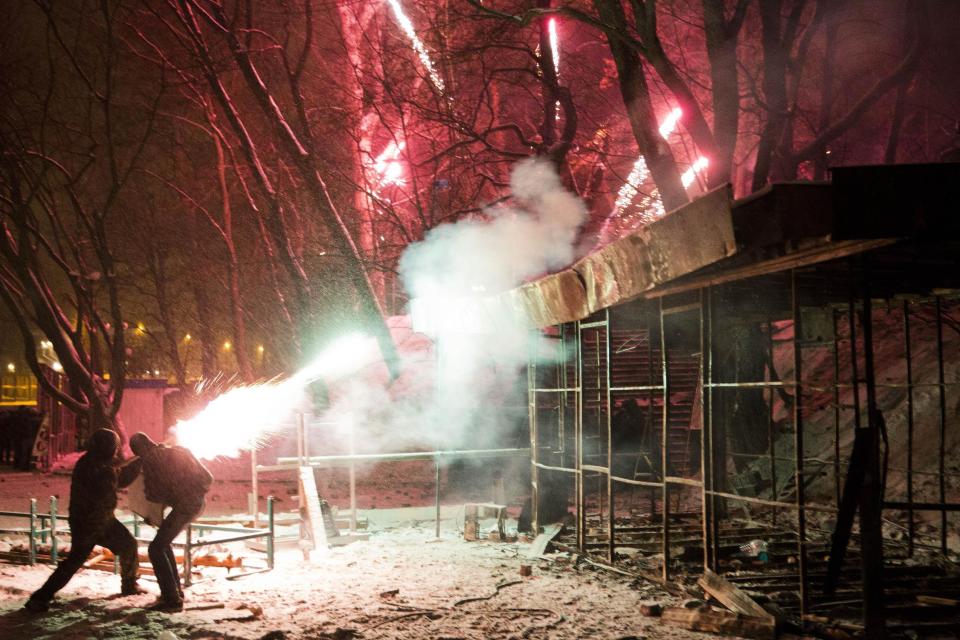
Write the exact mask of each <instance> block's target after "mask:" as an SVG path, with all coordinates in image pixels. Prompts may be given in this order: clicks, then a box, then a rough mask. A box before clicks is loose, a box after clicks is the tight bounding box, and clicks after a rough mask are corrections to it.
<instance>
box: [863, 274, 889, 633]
mask: <svg viewBox="0 0 960 640" xmlns="http://www.w3.org/2000/svg"><path fill="white" fill-rule="evenodd" d="M862 280H863V285H862V286H863V291H862V296H863V309H862V312H861V313H862V315H861V320H860V321H861V323H862V326H863V365H864V382H865V383H866V387H867V430H868V431H867V435H868V436H869V440H868V443H869V449H868V451H867V457H866V469H865V471H866V473H865V475H864V480H863V488H862V489H861V495H860V556H861V567H862V573H863V621H864V635H865V636H866V637H868V638H884V637H886V635H885V634H886V616H885V614H884V592H883V532H882V517H883V506H882V504H883V479H882V478H881V470H880V435H881V434H880V429H881V420H882V417H881V416H880V411H879V409H878V408H877V390H876V385H875V383H876V377H875V373H874V362H873V307H872V301H871V296H870V276H869V274H868V273H867V265H866V262H864V265H863V273H862Z"/></svg>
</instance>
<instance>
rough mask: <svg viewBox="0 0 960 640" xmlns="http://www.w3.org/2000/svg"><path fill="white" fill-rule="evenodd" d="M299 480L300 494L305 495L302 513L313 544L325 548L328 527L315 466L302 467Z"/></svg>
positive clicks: (313, 546)
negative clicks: (321, 502) (314, 474)
mask: <svg viewBox="0 0 960 640" xmlns="http://www.w3.org/2000/svg"><path fill="white" fill-rule="evenodd" d="M299 481H300V495H301V496H303V509H304V513H302V516H303V520H304V523H305V524H307V525H309V529H310V534H311V536H312V540H311V546H312V548H314V549H319V548H325V547H326V546H327V527H326V523H325V522H324V518H323V516H324V514H323V510H322V509H321V506H320V495H319V494H318V493H317V481H316V479H315V478H314V477H313V467H300V473H299ZM305 553H306V550H305Z"/></svg>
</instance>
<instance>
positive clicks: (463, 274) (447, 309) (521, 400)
mask: <svg viewBox="0 0 960 640" xmlns="http://www.w3.org/2000/svg"><path fill="white" fill-rule="evenodd" d="M510 185H511V190H512V195H513V201H514V202H515V204H513V205H512V206H500V207H490V208H487V209H485V210H484V212H483V215H482V216H477V217H474V218H470V219H465V220H462V221H459V222H456V223H452V224H445V225H441V226H439V227H436V228H434V229H433V230H431V231H430V232H429V233H428V234H427V235H426V237H425V238H424V239H423V241H422V242H418V243H415V244H412V245H410V246H409V247H408V248H407V250H406V251H405V253H404V254H403V256H402V258H401V260H400V274H401V278H402V281H403V284H404V286H405V287H406V290H407V291H408V293H409V294H410V297H411V300H412V302H411V313H412V316H413V325H414V326H413V329H414V331H417V332H420V333H424V334H426V335H428V336H429V338H430V339H431V340H432V342H433V359H434V361H433V362H429V363H424V362H412V361H410V360H407V361H406V362H405V363H404V368H405V373H404V374H403V375H402V376H401V380H400V389H399V390H397V389H395V387H397V385H394V388H391V389H389V390H388V389H386V388H379V389H372V388H370V385H369V384H368V383H367V382H365V381H363V380H354V381H353V382H352V383H351V384H349V385H344V386H341V388H340V390H339V391H340V393H339V397H338V398H337V401H336V402H335V403H334V405H333V407H332V409H331V411H330V413H329V414H328V415H327V416H326V418H327V419H329V420H330V421H332V422H336V423H338V424H346V423H349V424H352V425H353V428H354V429H357V430H359V431H358V432H355V434H354V440H355V442H356V443H357V446H358V450H359V449H360V448H362V449H364V450H368V451H376V450H379V451H390V450H394V451H396V450H401V449H408V448H411V447H428V448H433V447H443V448H482V447H488V446H502V445H505V444H509V445H512V444H519V442H518V441H514V442H511V441H510V437H509V434H510V433H511V429H513V428H516V427H518V426H519V425H520V424H522V420H523V418H524V417H525V415H526V407H525V395H524V394H523V393H522V392H520V393H518V386H517V384H518V383H519V382H520V380H519V374H520V372H521V371H522V368H523V366H524V365H525V364H526V363H527V358H528V355H529V354H528V349H527V340H528V337H529V328H528V327H527V326H525V324H524V323H523V322H522V321H521V319H518V318H516V317H515V316H514V315H513V314H512V312H511V311H510V310H508V309H505V308H501V307H500V306H499V303H498V302H497V298H496V294H498V293H501V292H503V291H506V290H509V289H511V288H513V287H515V286H517V285H519V284H521V283H523V282H524V281H527V280H529V279H531V278H533V277H536V276H538V275H541V274H543V273H546V272H549V271H551V270H556V269H558V268H560V267H564V266H566V265H567V264H569V263H570V262H571V261H572V260H573V258H574V246H575V242H576V240H577V232H578V229H579V227H580V225H581V224H582V223H583V222H584V220H585V219H586V216H587V210H586V207H585V206H584V204H583V202H582V201H581V200H580V199H579V198H577V197H576V196H575V195H574V194H572V193H570V192H568V191H566V190H565V189H564V188H563V185H562V184H561V181H560V178H559V176H558V175H557V173H556V171H555V170H554V168H553V166H552V165H551V164H550V163H549V162H547V161H545V160H541V159H528V160H524V161H522V162H520V163H518V164H517V165H516V166H515V167H514V169H513V172H512V175H511V180H510ZM419 353H420V354H421V356H420V357H421V358H422V350H420V351H419ZM411 357H416V356H411ZM428 370H430V371H435V376H436V379H435V380H432V381H429V382H432V384H429V383H427V384H424V381H423V380H416V381H414V382H413V383H411V381H410V380H409V378H411V377H413V378H416V377H419V376H422V375H424V372H425V371H428ZM405 377H406V378H407V381H406V382H405V381H404V380H405ZM411 384H413V385H414V386H417V387H419V388H418V389H417V392H410V388H409V387H410V386H411ZM341 435H342V434H341Z"/></svg>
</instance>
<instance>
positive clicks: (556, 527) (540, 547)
mask: <svg viewBox="0 0 960 640" xmlns="http://www.w3.org/2000/svg"><path fill="white" fill-rule="evenodd" d="M562 529H563V525H562V524H548V525H547V526H545V527H544V528H543V533H541V534H539V535H538V536H537V537H536V538H534V539H533V544H531V545H530V548H529V549H527V557H528V558H539V557H540V556H542V555H543V554H544V553H545V552H546V550H547V545H549V544H550V541H551V540H553V539H554V538H556V537H557V534H559V533H560V531H561V530H562Z"/></svg>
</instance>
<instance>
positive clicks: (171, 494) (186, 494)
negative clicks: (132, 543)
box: [130, 434, 213, 506]
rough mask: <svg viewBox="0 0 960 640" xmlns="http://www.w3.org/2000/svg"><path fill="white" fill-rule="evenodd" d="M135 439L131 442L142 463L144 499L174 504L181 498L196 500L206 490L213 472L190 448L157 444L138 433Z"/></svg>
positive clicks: (210, 482)
mask: <svg viewBox="0 0 960 640" xmlns="http://www.w3.org/2000/svg"><path fill="white" fill-rule="evenodd" d="M134 439H135V440H134ZM134 439H131V441H130V444H131V446H132V447H134V453H137V454H138V455H139V456H140V460H141V462H142V465H143V490H144V494H146V498H147V500H149V501H150V502H157V503H160V504H164V505H168V506H176V505H177V504H180V503H181V502H198V501H199V500H201V499H202V498H203V497H204V496H205V495H206V494H207V491H208V490H209V489H210V485H211V484H212V482H213V475H211V474H210V472H209V471H207V468H206V467H204V466H203V465H202V464H200V461H199V460H197V459H196V458H195V457H194V455H193V454H192V453H190V451H189V449H185V448H184V447H168V446H166V445H163V444H157V443H155V442H153V441H152V440H150V439H149V438H147V437H146V435H144V434H137V435H135V436H134Z"/></svg>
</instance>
